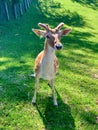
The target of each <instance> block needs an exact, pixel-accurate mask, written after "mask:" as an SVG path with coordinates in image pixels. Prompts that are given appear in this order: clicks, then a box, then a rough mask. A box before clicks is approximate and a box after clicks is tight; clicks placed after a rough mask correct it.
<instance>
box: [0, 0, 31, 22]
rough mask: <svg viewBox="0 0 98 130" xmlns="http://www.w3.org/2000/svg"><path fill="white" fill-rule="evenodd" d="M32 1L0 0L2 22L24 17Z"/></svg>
mask: <svg viewBox="0 0 98 130" xmlns="http://www.w3.org/2000/svg"><path fill="white" fill-rule="evenodd" d="M31 2H32V0H0V21H6V20H7V21H9V20H11V19H17V18H18V17H20V16H22V15H23V14H24V12H26V11H27V9H28V8H29V7H30V5H31Z"/></svg>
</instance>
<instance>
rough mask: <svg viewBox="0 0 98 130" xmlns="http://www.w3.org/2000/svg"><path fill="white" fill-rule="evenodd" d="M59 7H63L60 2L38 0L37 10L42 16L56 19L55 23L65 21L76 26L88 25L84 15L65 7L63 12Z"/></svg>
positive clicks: (52, 19)
mask: <svg viewBox="0 0 98 130" xmlns="http://www.w3.org/2000/svg"><path fill="white" fill-rule="evenodd" d="M59 8H62V9H63V7H62V6H61V5H60V3H50V2H47V1H46V2H44V3H42V2H38V1H36V9H37V11H38V12H39V13H40V15H41V16H42V17H46V19H48V20H49V21H50V20H51V21H54V20H55V23H59V22H64V23H66V24H67V25H71V26H76V27H83V26H85V25H86V22H85V18H84V17H83V16H82V15H80V14H78V13H77V12H71V11H70V10H66V9H63V12H59V11H58V10H59ZM57 9H58V10H57Z"/></svg>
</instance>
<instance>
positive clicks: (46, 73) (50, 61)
mask: <svg viewBox="0 0 98 130" xmlns="http://www.w3.org/2000/svg"><path fill="white" fill-rule="evenodd" d="M54 57H55V56H54V55H53V56H45V57H44V58H43V59H42V61H41V66H40V77H41V78H43V79H46V80H51V79H54V77H55V72H54Z"/></svg>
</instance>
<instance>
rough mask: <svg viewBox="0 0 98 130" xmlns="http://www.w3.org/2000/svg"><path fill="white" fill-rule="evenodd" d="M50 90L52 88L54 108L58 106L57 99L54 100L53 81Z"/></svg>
mask: <svg viewBox="0 0 98 130" xmlns="http://www.w3.org/2000/svg"><path fill="white" fill-rule="evenodd" d="M51 88H52V95H53V103H54V105H55V106H58V103H57V99H56V92H55V86H54V80H51Z"/></svg>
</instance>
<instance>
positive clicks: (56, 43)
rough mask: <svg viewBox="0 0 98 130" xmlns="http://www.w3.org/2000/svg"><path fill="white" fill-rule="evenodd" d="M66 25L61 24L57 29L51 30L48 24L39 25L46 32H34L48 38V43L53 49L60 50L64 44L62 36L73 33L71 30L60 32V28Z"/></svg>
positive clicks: (36, 30) (35, 30)
mask: <svg viewBox="0 0 98 130" xmlns="http://www.w3.org/2000/svg"><path fill="white" fill-rule="evenodd" d="M63 25H64V23H60V24H59V25H58V26H57V27H56V28H54V29H51V28H50V27H49V26H48V24H42V23H38V26H40V27H42V28H44V30H39V29H32V31H33V32H34V33H35V34H37V35H39V36H43V37H45V38H46V42H47V43H48V44H49V45H50V46H51V47H52V48H53V49H57V50H60V49H62V43H61V42H60V39H61V37H62V36H65V35H67V34H68V33H70V32H71V28H68V29H64V30H60V28H61V27H62V26H63Z"/></svg>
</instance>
